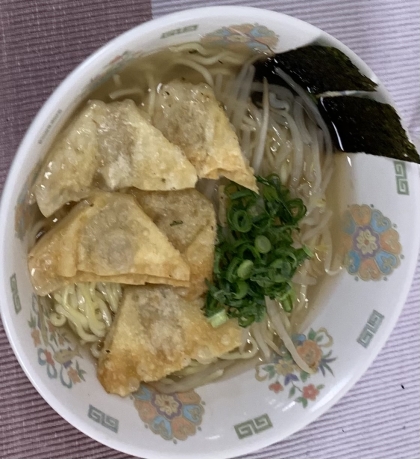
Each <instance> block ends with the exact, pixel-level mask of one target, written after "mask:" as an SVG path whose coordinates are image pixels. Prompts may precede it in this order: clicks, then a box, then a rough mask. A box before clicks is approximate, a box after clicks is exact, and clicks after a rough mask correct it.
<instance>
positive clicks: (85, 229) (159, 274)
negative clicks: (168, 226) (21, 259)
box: [28, 191, 190, 295]
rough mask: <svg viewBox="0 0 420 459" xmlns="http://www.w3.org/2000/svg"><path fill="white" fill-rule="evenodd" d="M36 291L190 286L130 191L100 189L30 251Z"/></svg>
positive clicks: (186, 271)
mask: <svg viewBox="0 0 420 459" xmlns="http://www.w3.org/2000/svg"><path fill="white" fill-rule="evenodd" d="M28 265H29V272H30V274H31V280H32V283H33V286H34V288H35V290H36V292H37V293H38V294H39V295H46V294H48V293H50V292H52V291H54V290H56V289H58V288H60V287H62V286H63V285H66V284H69V283H73V282H79V281H84V282H86V281H92V282H101V281H103V282H120V283H124V284H136V285H138V284H145V283H146V282H149V283H165V284H169V285H175V286H184V287H187V286H188V285H189V278H190V268H189V266H188V264H187V263H186V262H185V260H184V258H183V256H182V255H181V254H180V252H179V251H178V250H177V249H175V248H174V247H173V245H172V244H171V243H170V242H169V241H168V238H167V237H166V236H165V234H163V233H162V232H161V231H160V230H159V228H158V227H157V226H156V225H155V224H154V223H153V221H152V220H151V219H150V217H148V216H147V214H146V213H145V212H144V211H143V210H142V209H141V207H140V206H139V204H138V203H137V202H136V200H135V199H134V197H133V196H130V195H128V194H122V193H108V192H104V191H98V192H96V193H95V194H93V195H92V196H91V197H89V198H87V199H85V200H83V201H81V202H80V203H79V204H77V205H76V206H75V207H74V208H73V209H72V210H71V211H70V213H69V214H68V215H67V216H66V217H64V218H63V220H61V221H60V222H59V223H58V224H57V225H56V226H55V227H53V228H52V229H51V230H50V231H49V232H48V233H47V234H45V235H44V236H43V237H42V238H41V239H40V240H39V241H38V243H37V244H36V245H35V247H34V248H33V249H32V250H31V251H30V253H29V256H28Z"/></svg>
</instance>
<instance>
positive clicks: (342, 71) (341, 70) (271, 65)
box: [254, 45, 377, 95]
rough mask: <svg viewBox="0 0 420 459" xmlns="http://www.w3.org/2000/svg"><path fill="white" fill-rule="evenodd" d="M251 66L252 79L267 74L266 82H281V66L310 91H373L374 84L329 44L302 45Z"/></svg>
mask: <svg viewBox="0 0 420 459" xmlns="http://www.w3.org/2000/svg"><path fill="white" fill-rule="evenodd" d="M254 66H255V77H254V79H256V80H258V81H262V79H263V78H264V77H266V78H267V82H268V83H271V84H284V82H283V80H282V79H281V77H280V76H279V75H278V74H277V73H276V68H278V67H280V68H281V69H282V70H283V71H284V72H285V73H287V74H288V75H289V76H290V77H291V78H292V79H293V81H295V82H296V83H297V84H298V85H299V86H302V87H303V88H304V89H306V90H307V91H308V92H309V93H310V94H313V95H317V94H323V93H325V92H328V91H352V90H355V91H374V90H375V88H376V86H377V85H376V83H374V82H373V81H372V80H370V79H369V78H368V77H366V76H365V75H362V74H361V73H360V71H359V69H358V68H357V67H356V66H355V65H354V64H353V63H352V62H351V60H350V59H349V58H348V57H347V56H346V55H345V54H344V53H343V52H341V51H340V50H339V49H337V48H333V47H331V46H320V45H309V46H303V47H302V48H297V49H294V50H292V51H287V52H285V53H279V54H275V55H274V56H272V57H268V58H266V59H264V60H261V61H257V62H256V63H255V64H254Z"/></svg>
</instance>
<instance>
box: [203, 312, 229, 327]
mask: <svg viewBox="0 0 420 459" xmlns="http://www.w3.org/2000/svg"><path fill="white" fill-rule="evenodd" d="M208 320H209V322H210V325H211V326H212V327H213V328H217V327H220V326H221V325H223V324H224V323H225V322H226V321H227V320H228V315H227V313H226V310H225V309H222V310H221V311H219V312H218V313H216V314H214V315H213V316H211V317H209V318H208Z"/></svg>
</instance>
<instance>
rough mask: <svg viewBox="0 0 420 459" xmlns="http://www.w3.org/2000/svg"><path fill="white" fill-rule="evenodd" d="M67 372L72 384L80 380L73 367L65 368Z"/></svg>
mask: <svg viewBox="0 0 420 459" xmlns="http://www.w3.org/2000/svg"><path fill="white" fill-rule="evenodd" d="M67 374H68V375H69V378H70V379H71V381H72V383H73V384H77V383H78V382H80V378H79V374H78V373H77V371H76V370H75V369H74V368H69V369H68V370H67Z"/></svg>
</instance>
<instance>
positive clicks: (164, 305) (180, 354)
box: [98, 286, 242, 397]
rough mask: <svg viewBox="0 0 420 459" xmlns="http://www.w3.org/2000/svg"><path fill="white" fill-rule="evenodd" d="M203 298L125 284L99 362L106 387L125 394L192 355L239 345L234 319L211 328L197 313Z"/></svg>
mask: <svg viewBox="0 0 420 459" xmlns="http://www.w3.org/2000/svg"><path fill="white" fill-rule="evenodd" d="M203 301H204V300H202V299H198V300H195V301H186V300H185V299H183V298H181V297H180V296H178V295H177V294H176V293H175V291H174V289H172V288H171V287H164V286H144V287H127V288H126V289H125V291H124V297H123V300H122V302H121V304H120V306H119V308H118V312H117V315H116V317H115V319H114V322H113V324H112V326H111V329H110V331H109V333H108V335H107V337H106V339H105V344H104V347H103V350H102V351H101V355H100V357H99V361H98V378H99V380H100V382H101V384H102V385H103V387H104V388H105V390H106V391H107V392H110V393H113V394H118V395H121V396H123V397H124V396H126V395H128V394H129V393H130V392H134V391H136V390H137V388H138V386H139V384H140V382H141V381H145V382H147V381H157V380H159V379H161V378H163V377H164V376H167V375H169V374H170V373H173V372H174V371H178V370H181V369H182V368H185V367H186V366H188V365H189V364H190V362H191V360H192V359H195V360H205V359H211V358H214V357H218V356H220V355H223V354H225V353H227V352H229V351H231V350H232V349H235V348H236V347H238V346H239V345H240V344H241V333H242V331H241V329H240V327H239V326H238V322H237V321H236V320H228V321H227V322H226V323H224V324H223V325H221V326H220V327H218V328H213V327H212V326H211V325H210V323H209V321H208V320H207V319H206V317H204V315H203V312H202V311H201V307H202V306H203Z"/></svg>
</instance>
